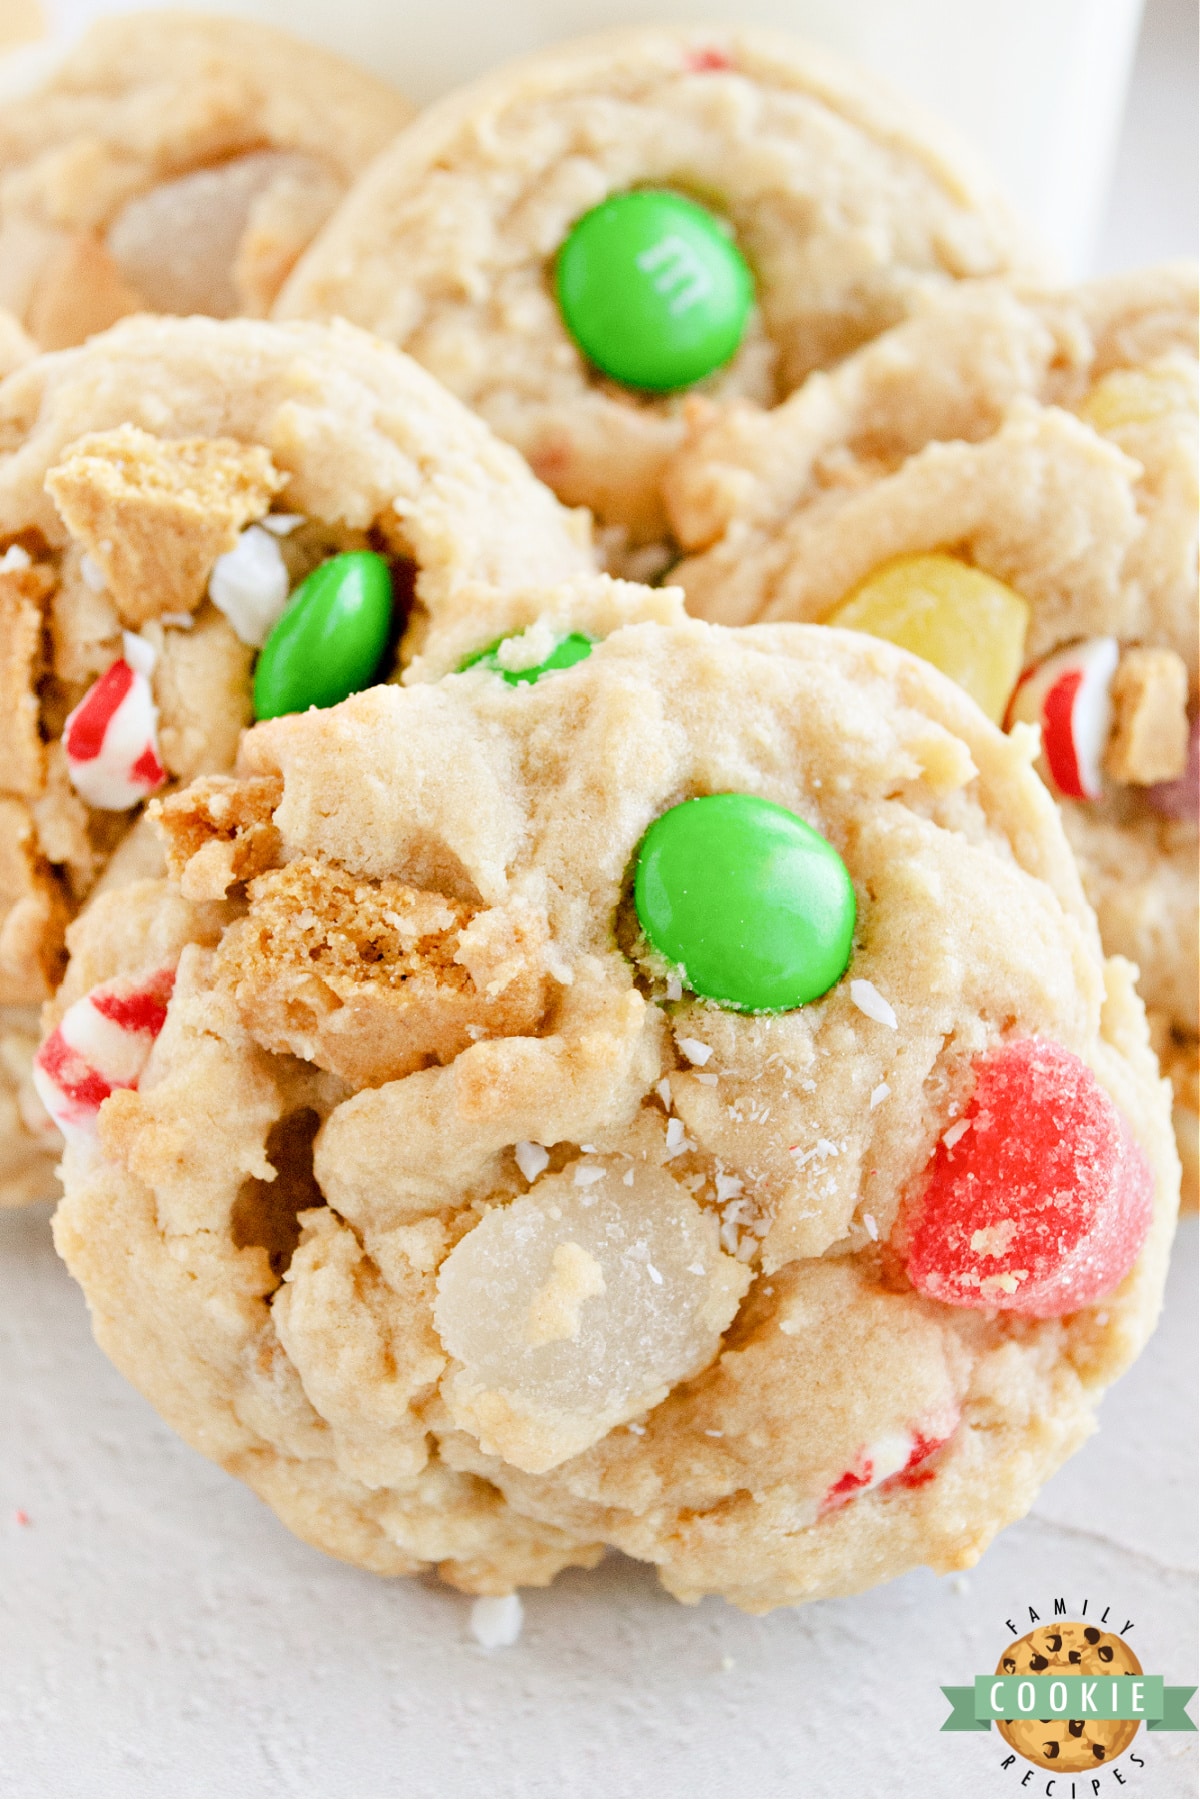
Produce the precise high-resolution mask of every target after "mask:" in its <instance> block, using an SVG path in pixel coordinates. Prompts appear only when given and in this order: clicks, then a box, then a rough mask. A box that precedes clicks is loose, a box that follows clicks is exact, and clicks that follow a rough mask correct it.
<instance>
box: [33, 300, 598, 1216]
mask: <svg viewBox="0 0 1200 1800" xmlns="http://www.w3.org/2000/svg"><path fill="white" fill-rule="evenodd" d="M0 437H2V442H3V451H2V452H0V548H2V547H3V546H7V548H2V553H0V694H2V696H3V706H4V712H5V716H6V718H7V719H8V721H9V730H8V732H7V734H6V738H5V742H4V746H3V750H2V751H0V817H2V819H3V825H4V829H3V833H2V834H0V845H2V849H0V1006H33V1005H36V1004H39V1003H40V1002H41V1001H43V1000H45V999H46V998H47V997H48V996H49V995H50V994H52V993H53V992H54V989H55V987H56V986H57V984H58V981H59V979H60V978H61V975H62V970H63V963H64V931H65V928H66V925H67V923H68V922H69V920H70V918H71V916H72V915H73V913H74V912H75V911H76V910H77V908H78V906H79V904H80V902H81V901H82V900H83V899H84V898H85V897H86V895H87V894H88V893H89V892H90V891H91V890H92V889H93V887H94V884H95V883H96V881H97V879H98V877H100V876H101V874H102V873H103V872H104V871H105V870H106V869H108V870H109V871H110V877H109V878H110V883H112V882H115V881H116V880H117V879H118V877H119V876H120V874H121V871H122V870H128V871H130V872H131V873H134V874H139V875H140V874H142V873H145V872H147V869H149V872H154V870H155V868H156V863H155V860H154V855H155V844H154V841H153V840H152V839H151V840H148V841H147V840H146V839H145V838H144V837H141V836H139V837H138V838H137V839H136V841H135V843H134V844H132V845H129V847H128V848H126V849H125V850H124V851H123V852H122V851H120V850H118V846H119V845H121V844H122V842H123V840H126V838H127V834H128V833H129V830H130V826H131V824H132V822H133V819H134V817H135V811H134V809H135V808H136V806H137V804H138V803H139V802H140V801H141V800H144V799H145V798H146V797H147V796H148V795H149V794H150V793H152V792H155V791H157V789H158V788H159V787H161V786H162V784H163V783H164V782H167V781H181V780H182V781H186V780H190V779H191V778H192V777H193V776H195V775H199V774H207V773H212V772H216V771H219V770H223V769H228V768H230V767H231V766H232V764H233V760H234V756H235V754H236V749H237V741H238V736H239V734H240V732H241V731H242V729H243V728H244V726H246V725H247V724H248V723H250V721H251V718H252V717H253V716H254V713H255V710H256V706H257V710H258V711H259V713H260V714H261V713H263V711H264V710H278V709H279V706H280V704H282V703H285V702H286V703H287V704H290V703H292V701H293V700H294V702H295V703H296V704H308V703H309V702H310V701H317V702H319V703H327V700H328V697H329V690H328V688H326V689H325V690H324V691H323V692H322V693H320V694H319V693H317V692H316V691H315V690H314V691H313V692H311V693H309V692H306V691H293V692H292V700H287V699H286V696H285V701H284V702H281V698H280V696H281V695H282V694H284V687H282V686H281V685H280V684H281V681H284V680H285V677H286V674H287V669H286V667H285V666H284V665H285V664H286V660H287V655H288V650H289V646H288V643H284V644H283V646H282V649H280V647H279V646H278V645H276V648H275V649H274V650H272V647H271V646H272V642H273V641H274V636H273V628H274V627H275V625H276V622H277V621H278V619H279V615H280V614H281V613H282V611H283V609H284V607H285V606H286V605H287V603H288V596H289V591H294V598H298V597H299V591H300V590H299V587H298V585H297V584H299V583H302V582H305V578H306V577H307V578H308V582H307V584H306V585H307V586H308V587H309V588H310V590H313V591H310V592H309V602H310V604H309V605H308V607H307V626H306V633H307V635H305V636H303V637H302V638H301V639H300V640H297V639H296V636H295V632H294V630H293V632H292V638H291V640H290V643H291V651H292V654H293V665H294V663H295V651H296V648H297V642H298V643H299V649H300V651H302V652H306V651H310V650H311V649H312V646H313V644H314V643H317V644H318V648H317V651H316V653H315V655H307V654H306V655H305V656H303V657H301V661H302V662H303V663H305V665H306V666H308V667H310V668H311V667H316V668H319V670H320V672H321V675H322V677H323V678H328V679H333V680H335V681H337V682H340V683H341V684H342V685H341V688H340V691H338V690H337V689H336V688H335V689H334V692H333V697H334V698H341V697H342V694H344V693H345V692H349V691H351V690H352V689H353V688H354V687H360V686H362V685H364V684H365V683H366V682H368V681H370V680H372V679H380V678H383V677H385V676H387V675H389V674H390V673H392V672H393V665H394V663H395V661H396V642H397V639H398V638H399V635H400V631H401V628H402V626H403V624H404V622H405V620H406V618H407V619H408V621H409V623H410V627H411V630H412V633H413V638H414V644H417V643H419V642H420V641H421V640H422V638H423V636H424V635H425V634H427V632H428V628H429V620H430V619H431V618H433V617H436V616H437V615H438V614H439V609H440V608H442V607H445V608H446V609H447V612H448V617H447V621H446V630H447V631H448V632H449V633H451V634H453V631H454V630H455V629H457V628H458V625H459V622H460V621H461V619H462V617H463V616H464V614H466V615H468V616H469V614H470V611H471V606H472V604H473V603H475V602H477V603H478V605H479V607H480V608H481V609H482V610H481V616H482V617H486V618H487V619H488V620H492V619H493V618H494V617H498V616H500V614H499V613H498V612H497V606H498V603H497V602H496V601H495V599H494V597H493V596H492V593H491V590H492V588H493V586H497V585H499V586H502V587H505V588H506V589H511V595H512V598H511V600H510V601H507V602H506V604H509V605H514V606H519V605H520V604H521V595H522V594H523V593H524V592H525V590H526V589H529V590H530V592H531V593H532V592H536V590H537V589H538V588H539V587H540V586H541V585H543V584H552V583H554V582H557V581H559V580H561V579H562V578H564V577H567V576H570V575H572V574H573V573H576V572H578V574H579V575H580V577H581V578H584V579H592V580H593V584H594V578H593V577H592V571H593V567H594V565H593V562H592V557H591V552H590V549H589V547H588V543H587V537H586V530H585V529H583V528H582V524H583V522H582V519H581V516H577V515H572V514H569V513H567V512H565V511H564V510H563V509H562V508H561V507H560V506H559V505H558V503H557V502H556V501H555V500H554V498H553V496H552V495H550V494H549V493H548V492H547V491H546V490H545V489H544V488H542V487H541V485H540V484H539V483H538V482H537V481H536V480H535V479H534V477H533V476H532V475H531V474H530V473H529V471H528V469H527V468H526V467H525V465H524V464H523V463H522V461H521V459H520V458H519V457H518V456H517V455H516V453H515V452H514V451H512V450H510V449H509V448H508V447H507V446H506V445H503V444H499V443H497V442H496V440H495V439H494V438H492V436H491V434H490V433H489V432H488V431H487V429H486V427H484V426H483V425H482V424H481V423H480V422H479V420H477V419H476V418H475V417H473V416H472V415H471V414H470V413H469V412H467V410H466V409H465V408H464V407H462V406H460V405H459V404H458V402H457V401H455V400H454V399H453V398H452V397H451V396H450V395H448V394H446V393H445V392H444V391H443V390H442V389H441V388H439V387H438V385H437V383H436V382H434V381H433V380H431V378H430V377H429V376H428V375H427V374H426V373H425V372H424V371H423V370H422V369H420V368H418V367H417V366H416V364H414V363H412V362H410V361H409V360H408V359H407V358H406V357H403V356H401V355H399V354H398V353H397V352H395V351H393V350H390V349H389V348H387V347H386V346H385V345H382V344H379V343H377V342H375V341H373V340H371V339H369V338H367V337H366V336H365V335H364V334H362V333H360V332H358V331H355V330H353V329H352V328H350V327H348V326H343V327H336V328H334V329H332V330H330V329H327V328H325V327H322V326H278V325H271V324H267V323H262V322H255V321H226V322H223V323H218V322H216V321H212V320H205V319H190V320H176V319H162V320H157V321H152V320H146V319H138V320H130V321H127V322H125V323H123V324H120V325H118V326H116V327H114V328H113V329H112V330H111V331H110V332H109V333H107V334H104V335H103V336H101V337H99V338H97V339H94V340H93V341H92V342H91V343H90V344H88V345H86V346H84V347H82V348H80V349H77V350H72V351H64V352H60V353H59V354H57V355H55V356H48V357H43V358H40V359H39V360H37V361H35V362H33V363H30V364H28V365H27V366H25V367H24V368H22V369H20V370H18V371H17V372H16V373H15V374H14V375H12V376H10V378H9V379H8V381H7V382H5V383H4V384H3V386H0ZM364 574H365V576H366V577H367V579H368V584H370V583H371V582H373V583H374V588H373V592H374V601H375V614H374V618H373V621H367V624H370V626H371V629H370V630H368V629H367V626H366V624H364V617H363V615H362V613H361V612H359V613H354V608H355V607H356V606H357V605H358V601H359V599H360V598H361V595H360V593H359V587H358V585H356V584H358V583H360V582H361V579H362V578H363V576H364ZM331 578H332V579H333V580H334V587H333V588H332V589H331V588H330V585H329V584H330V580H331ZM322 584H324V585H322ZM529 604H531V605H532V604H536V602H534V601H530V602H529ZM339 608H340V609H341V612H342V613H343V614H344V615H345V622H344V623H343V624H342V625H339V624H338V616H339ZM294 610H295V609H290V610H289V619H291V618H293V613H294ZM502 610H503V609H501V611H502ZM352 614H353V616H351V615H352ZM301 623H303V621H301ZM503 628H504V627H503V625H500V626H499V627H498V630H502V629H503ZM282 629H283V627H282V626H281V627H280V630H281V631H282ZM371 631H373V632H374V636H372V635H371ZM314 634H316V635H315V636H314ZM260 649H261V654H260V655H259V658H258V663H257V666H256V665H255V656H256V651H259V650H260ZM343 650H347V651H348V653H349V655H350V658H351V662H353V660H354V658H356V657H357V659H358V663H359V665H361V666H359V667H357V668H354V667H351V666H350V665H349V664H345V666H344V658H343V655H342V652H343ZM281 657H282V658H283V662H282V663H281V661H280V658H281ZM364 658H365V661H364ZM268 661H270V662H271V663H272V665H273V672H272V669H271V668H264V665H265V664H267V663H268ZM252 671H253V674H252ZM285 685H286V683H285ZM256 688H257V690H258V692H257V699H256V697H255V689H256ZM114 852H116V853H117V861H116V862H115V863H110V858H112V857H113V854H114ZM147 854H148V855H149V857H150V860H149V862H148V863H147ZM159 866H160V865H159ZM18 1036H19V1034H18ZM17 1104H18V1097H17V1095H16V1094H15V1092H14V1095H13V1098H12V1105H13V1106H16V1105H17ZM42 1124H43V1126H44V1125H45V1121H44V1119H43V1120H42ZM53 1141H54V1139H53V1137H52V1138H51V1142H53ZM26 1147H27V1146H26ZM22 1180H23V1178H22ZM18 1185H20V1184H18ZM0 1189H5V1183H4V1182H3V1181H2V1180H0ZM22 1192H23V1190H22Z"/></svg>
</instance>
